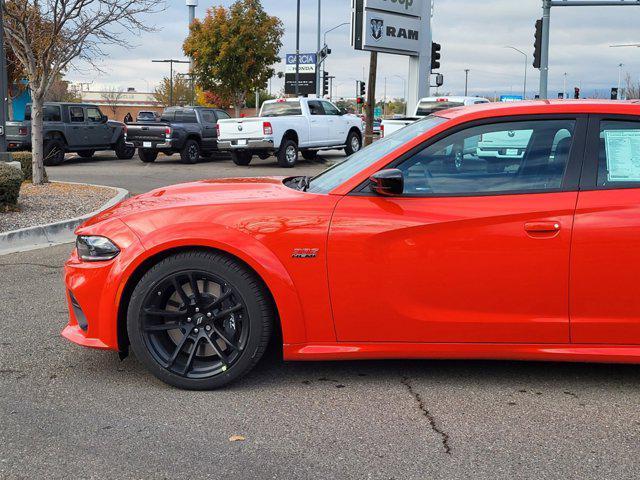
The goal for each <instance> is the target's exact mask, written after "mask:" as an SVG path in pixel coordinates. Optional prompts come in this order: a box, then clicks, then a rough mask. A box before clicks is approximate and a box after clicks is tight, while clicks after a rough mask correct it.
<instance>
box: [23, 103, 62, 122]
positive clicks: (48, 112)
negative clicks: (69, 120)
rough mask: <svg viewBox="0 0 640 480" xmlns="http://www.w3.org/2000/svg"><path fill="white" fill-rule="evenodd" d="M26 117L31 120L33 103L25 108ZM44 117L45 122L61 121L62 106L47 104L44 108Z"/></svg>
mask: <svg viewBox="0 0 640 480" xmlns="http://www.w3.org/2000/svg"><path fill="white" fill-rule="evenodd" d="M24 119H25V120H26V121H31V105H27V106H26V108H25V110H24ZM42 119H43V120H44V121H45V122H61V121H62V114H61V112H60V106H58V105H45V106H44V109H43V117H42Z"/></svg>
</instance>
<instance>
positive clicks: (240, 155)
mask: <svg viewBox="0 0 640 480" xmlns="http://www.w3.org/2000/svg"><path fill="white" fill-rule="evenodd" d="M252 157H253V155H252V154H251V152H235V151H234V152H231V160H233V163H235V164H236V165H239V166H241V167H246V166H247V165H249V164H250V163H251V158H252Z"/></svg>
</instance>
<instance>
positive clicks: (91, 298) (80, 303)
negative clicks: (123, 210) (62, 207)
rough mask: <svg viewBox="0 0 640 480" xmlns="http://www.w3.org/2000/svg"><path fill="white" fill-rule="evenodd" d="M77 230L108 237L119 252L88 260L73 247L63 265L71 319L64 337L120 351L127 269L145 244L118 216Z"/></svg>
mask: <svg viewBox="0 0 640 480" xmlns="http://www.w3.org/2000/svg"><path fill="white" fill-rule="evenodd" d="M97 227H98V228H97ZM77 233H81V234H83V235H103V236H105V237H108V238H110V239H111V240H112V241H113V242H114V243H115V244H116V245H118V247H119V248H120V254H119V255H118V256H117V257H115V258H114V259H112V260H108V261H102V262H85V261H82V260H81V259H80V258H78V255H77V252H76V250H75V249H74V250H73V252H72V253H71V256H70V257H69V259H68V260H67V262H66V263H65V266H64V285H65V289H66V298H67V306H68V309H69V321H68V324H67V326H66V327H65V328H64V329H63V330H62V336H63V337H65V338H66V339H68V340H70V341H72V342H73V343H76V344H78V345H81V346H83V347H89V348H97V349H101V350H116V351H118V350H120V342H119V340H120V339H119V336H118V313H119V305H120V299H121V297H122V293H123V291H124V287H125V284H126V281H127V279H128V278H129V275H130V272H129V271H128V269H129V268H130V267H131V266H132V265H133V264H134V262H135V259H136V258H138V257H140V256H141V254H142V253H143V252H144V247H143V246H142V244H141V243H140V241H139V240H138V238H137V237H136V236H135V234H134V233H133V232H132V231H131V230H130V229H129V227H127V226H126V225H125V224H124V223H123V222H122V221H120V220H119V219H109V220H106V221H104V222H102V223H100V224H97V225H92V226H89V227H85V228H82V227H81V228H80V229H79V230H78V232H77Z"/></svg>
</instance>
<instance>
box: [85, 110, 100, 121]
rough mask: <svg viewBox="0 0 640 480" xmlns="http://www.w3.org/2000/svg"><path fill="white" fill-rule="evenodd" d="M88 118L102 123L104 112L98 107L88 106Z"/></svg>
mask: <svg viewBox="0 0 640 480" xmlns="http://www.w3.org/2000/svg"><path fill="white" fill-rule="evenodd" d="M87 119H88V120H89V121H90V122H92V123H100V122H101V121H102V113H100V110H98V109H97V108H87Z"/></svg>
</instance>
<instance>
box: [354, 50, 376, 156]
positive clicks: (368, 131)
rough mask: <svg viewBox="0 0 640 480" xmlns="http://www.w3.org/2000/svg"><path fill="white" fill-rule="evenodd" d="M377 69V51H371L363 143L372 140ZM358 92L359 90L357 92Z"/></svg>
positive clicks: (368, 142) (366, 143)
mask: <svg viewBox="0 0 640 480" xmlns="http://www.w3.org/2000/svg"><path fill="white" fill-rule="evenodd" d="M377 69H378V52H371V57H370V59H369V89H368V90H367V114H366V115H367V117H366V119H367V123H366V128H365V132H364V144H365V145H369V144H370V143H372V142H373V110H374V108H375V106H376V70H377ZM358 93H360V92H358Z"/></svg>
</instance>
